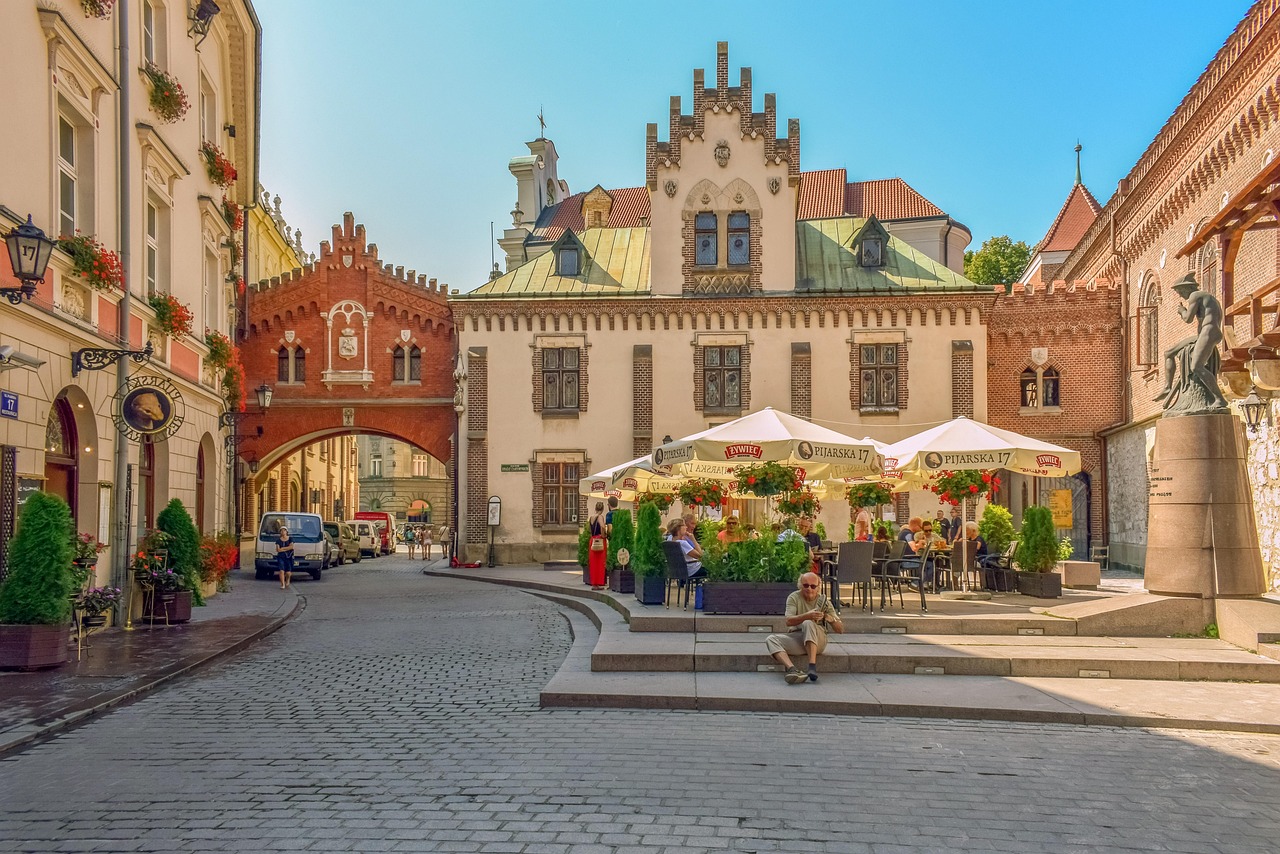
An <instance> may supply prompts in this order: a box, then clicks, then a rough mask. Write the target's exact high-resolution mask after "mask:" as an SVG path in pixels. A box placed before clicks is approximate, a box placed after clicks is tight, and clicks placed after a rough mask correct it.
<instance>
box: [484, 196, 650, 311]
mask: <svg viewBox="0 0 1280 854" xmlns="http://www.w3.org/2000/svg"><path fill="white" fill-rule="evenodd" d="M641 189H644V188H641ZM566 201H569V200H566ZM646 209H647V206H646ZM609 221H610V222H612V221H613V216H612V214H610V217H609ZM560 228H561V234H562V235H563V231H564V228H563V226H561V227H560ZM573 237H576V238H577V242H578V243H580V244H581V246H582V253H583V256H584V257H583V258H582V265H581V270H582V273H581V275H578V276H560V275H557V274H556V253H555V252H543V253H542V254H541V255H539V256H538V257H536V258H534V259H533V260H532V261H526V262H525V263H523V264H521V265H520V266H519V267H516V268H515V269H514V270H510V271H508V272H507V273H505V274H503V275H502V276H499V277H498V278H496V279H494V280H493V281H490V282H486V283H485V284H483V285H481V286H480V287H478V288H476V289H475V290H473V291H469V292H468V293H466V294H463V295H462V296H463V297H473V296H474V297H593V296H598V297H617V296H638V295H644V294H648V293H649V229H648V228H640V227H635V228H589V229H587V230H586V231H584V232H582V233H581V234H578V233H576V232H575V233H574V235H573ZM569 239H572V238H569Z"/></svg>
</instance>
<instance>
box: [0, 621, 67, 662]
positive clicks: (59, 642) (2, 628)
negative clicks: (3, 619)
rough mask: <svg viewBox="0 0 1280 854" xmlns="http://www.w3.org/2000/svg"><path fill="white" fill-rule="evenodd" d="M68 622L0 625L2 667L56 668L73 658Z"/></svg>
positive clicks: (0, 658) (0, 659)
mask: <svg viewBox="0 0 1280 854" xmlns="http://www.w3.org/2000/svg"><path fill="white" fill-rule="evenodd" d="M69 636H70V634H69V627H68V626H66V625H54V626H15V625H0V670H36V669H39V668H43V667H57V666H58V665H60V664H65V663H66V662H67V661H68V660H69V659H70V657H71V650H70V647H69V646H68V645H67V638H68V637H69Z"/></svg>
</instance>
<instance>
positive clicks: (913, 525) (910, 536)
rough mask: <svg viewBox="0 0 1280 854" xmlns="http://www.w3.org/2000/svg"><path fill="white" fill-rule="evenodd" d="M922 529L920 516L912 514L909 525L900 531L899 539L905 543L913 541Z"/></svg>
mask: <svg viewBox="0 0 1280 854" xmlns="http://www.w3.org/2000/svg"><path fill="white" fill-rule="evenodd" d="M921 529H922V525H921V522H920V517H919V516H912V517H911V519H910V520H909V521H908V522H907V526H906V527H905V528H903V529H902V530H901V531H899V532H898V539H900V540H902V541H903V542H904V543H911V542H912V541H913V540H914V539H915V538H916V534H918V533H920V531H921Z"/></svg>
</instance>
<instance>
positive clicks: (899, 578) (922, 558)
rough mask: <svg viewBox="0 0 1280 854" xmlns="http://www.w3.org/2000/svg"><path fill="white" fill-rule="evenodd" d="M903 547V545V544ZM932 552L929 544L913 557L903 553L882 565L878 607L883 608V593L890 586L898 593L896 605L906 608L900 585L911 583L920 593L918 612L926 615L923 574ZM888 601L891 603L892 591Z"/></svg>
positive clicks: (927, 609) (927, 608)
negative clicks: (882, 572)
mask: <svg viewBox="0 0 1280 854" xmlns="http://www.w3.org/2000/svg"><path fill="white" fill-rule="evenodd" d="M904 545H905V543H904ZM932 551H933V545H932V544H929V545H927V546H925V547H924V551H922V552H919V553H918V554H914V555H907V554H905V552H904V553H903V556H902V557H899V558H897V559H893V558H890V559H889V560H887V561H885V564H884V580H883V581H882V582H881V588H880V596H881V597H882V598H881V600H880V607H881V608H883V607H884V599H883V596H884V591H885V587H886V586H887V585H888V584H892V585H893V586H894V588H896V589H897V591H898V604H899V605H901V606H902V607H904V608H905V607H906V603H905V602H904V601H903V598H902V585H903V583H904V582H912V583H914V584H915V585H916V587H917V589H918V590H919V591H920V612H921V613H922V614H923V613H927V612H928V611H929V606H928V604H927V603H926V602H925V599H924V572H925V567H926V566H928V564H929V558H930V556H931V553H932ZM889 601H890V603H892V601H893V590H890V591H889Z"/></svg>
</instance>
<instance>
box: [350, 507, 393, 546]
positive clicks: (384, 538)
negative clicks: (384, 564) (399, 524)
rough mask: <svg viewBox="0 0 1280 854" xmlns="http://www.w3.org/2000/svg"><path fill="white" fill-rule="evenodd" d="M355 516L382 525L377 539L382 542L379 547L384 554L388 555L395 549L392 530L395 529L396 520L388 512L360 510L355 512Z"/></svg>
mask: <svg viewBox="0 0 1280 854" xmlns="http://www.w3.org/2000/svg"><path fill="white" fill-rule="evenodd" d="M356 518H357V519H368V520H369V521H370V522H373V523H375V524H377V525H381V526H382V530H381V532H380V533H379V536H378V539H379V542H380V543H381V544H382V545H381V549H382V553H383V554H384V555H389V554H391V553H393V552H394V551H395V550H396V544H395V540H393V539H392V537H394V536H395V535H394V534H393V533H392V532H393V531H395V524H396V522H395V520H394V519H392V518H391V514H390V513H384V512H383V511H381V510H361V511H360V512H359V513H357V514H356Z"/></svg>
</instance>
